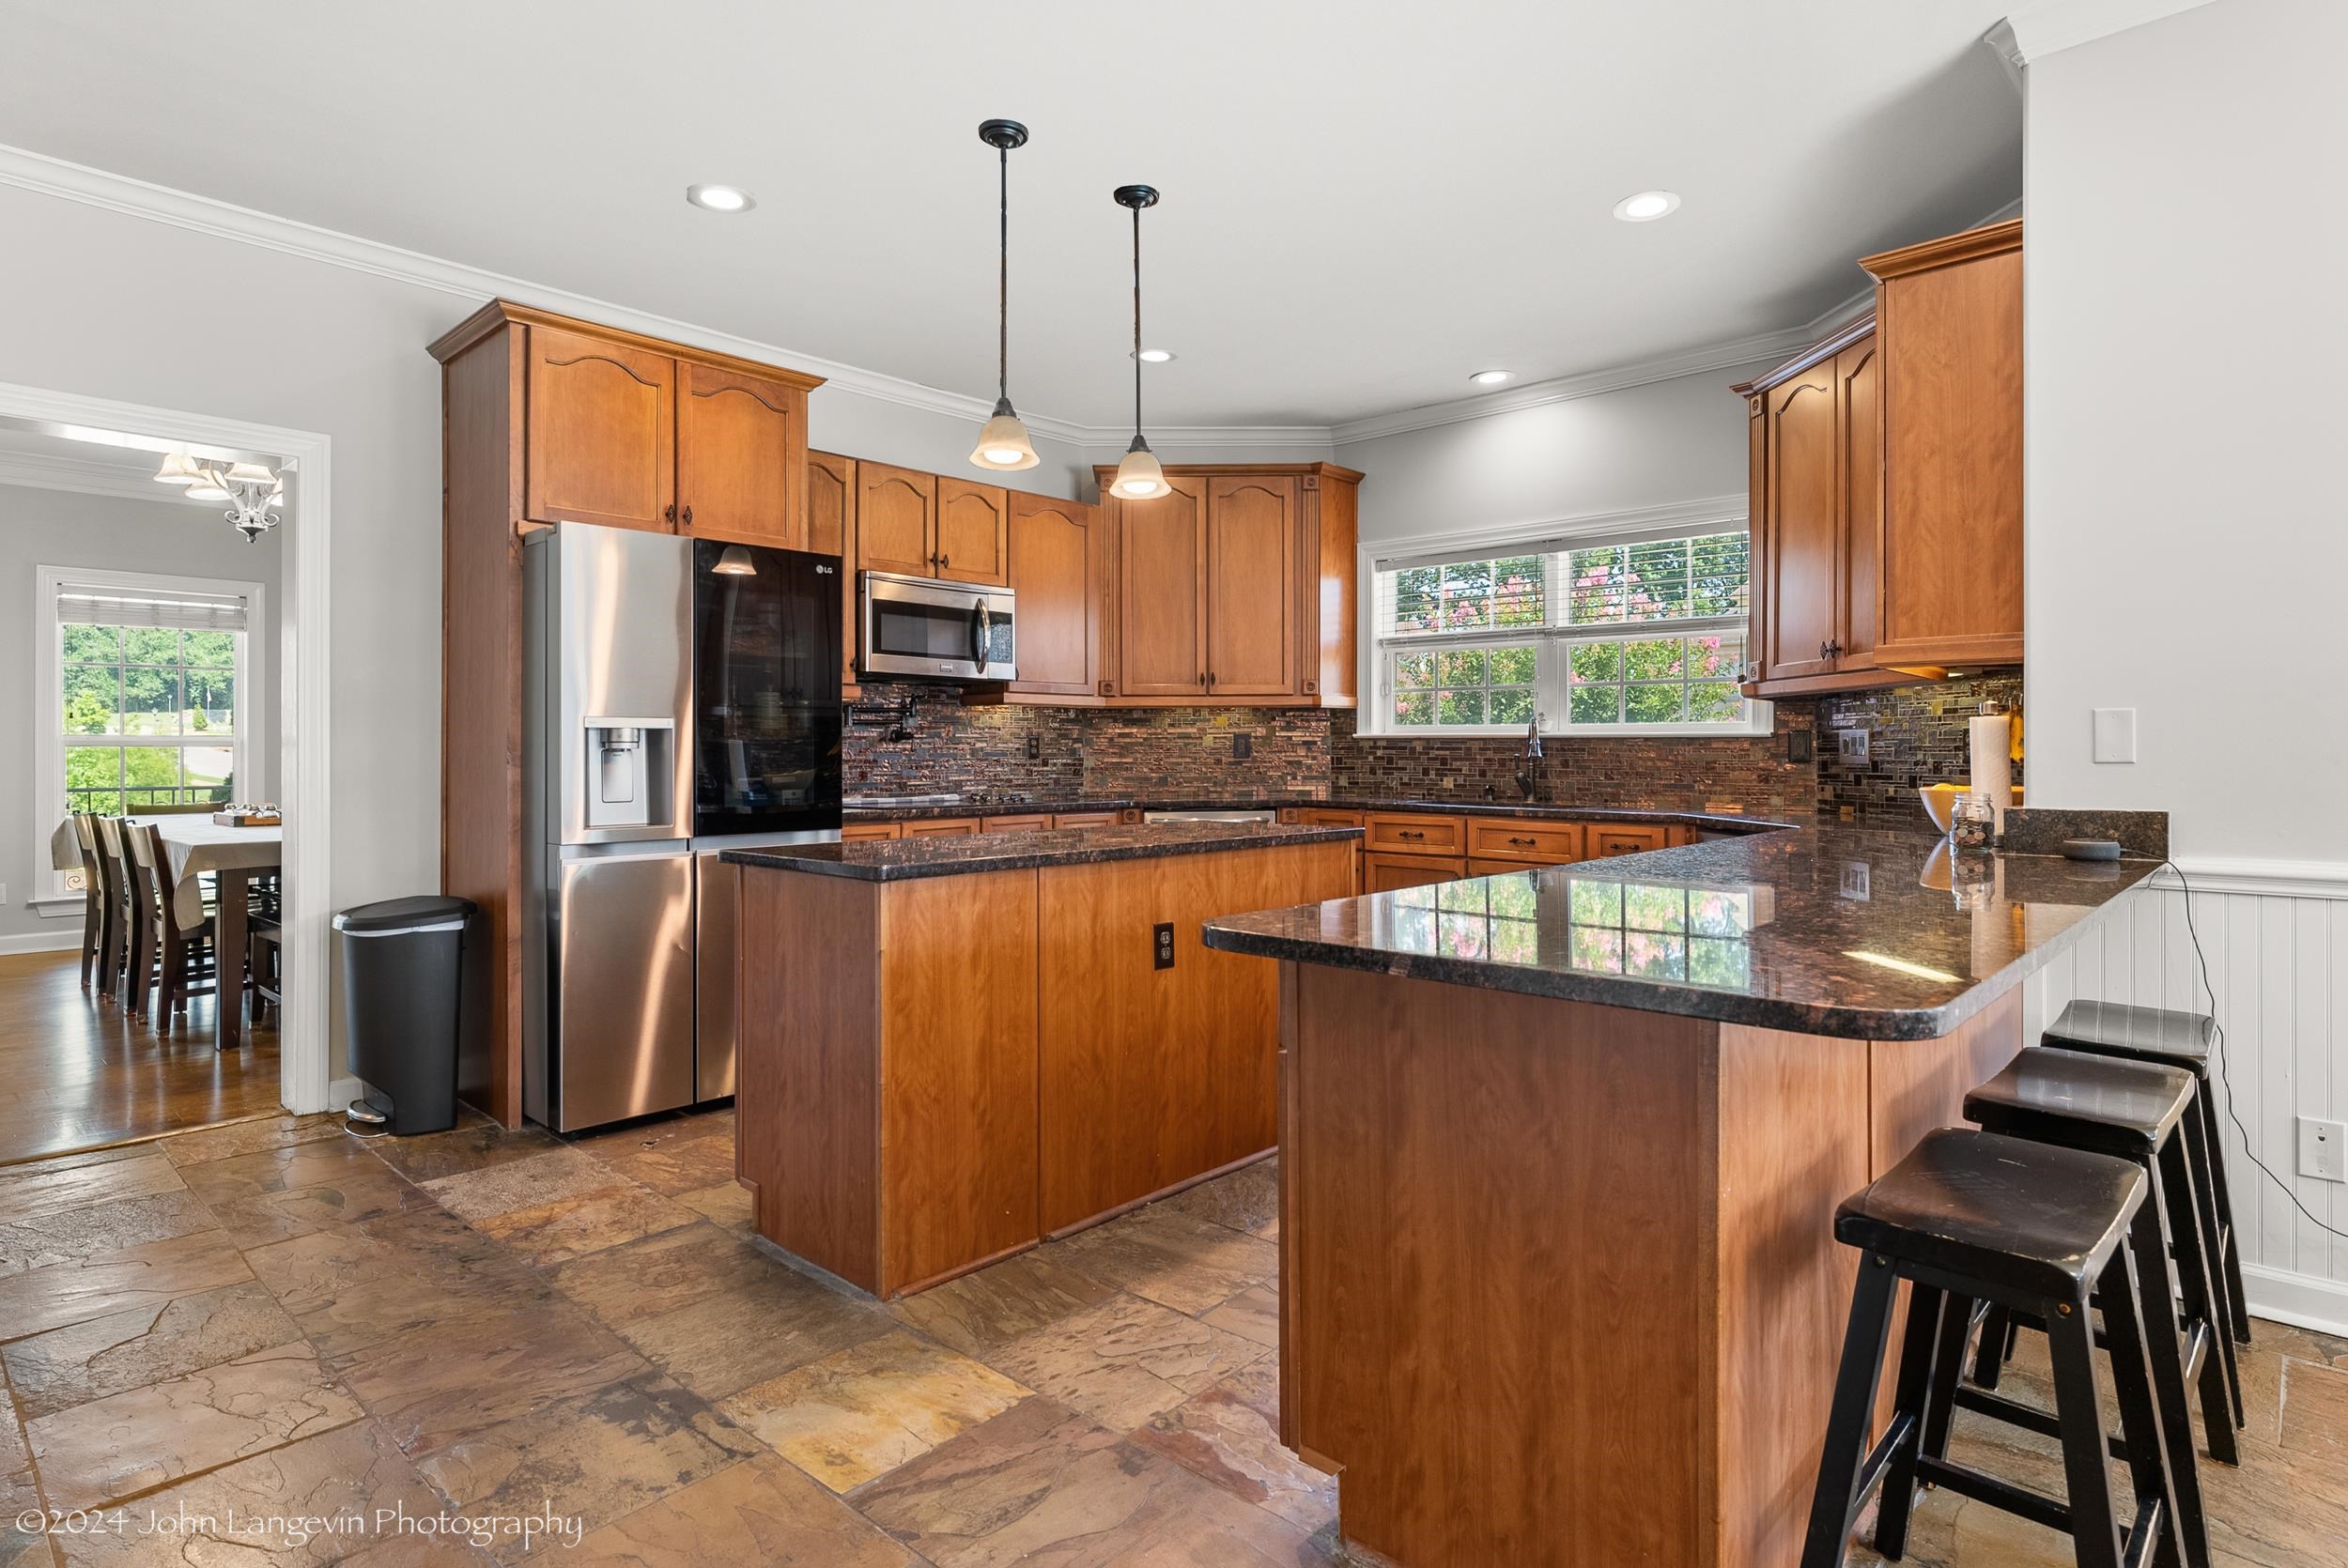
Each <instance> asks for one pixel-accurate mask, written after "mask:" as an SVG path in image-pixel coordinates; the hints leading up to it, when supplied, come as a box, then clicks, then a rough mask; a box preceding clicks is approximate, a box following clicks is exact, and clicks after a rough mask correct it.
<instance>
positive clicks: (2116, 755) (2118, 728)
mask: <svg viewBox="0 0 2348 1568" xmlns="http://www.w3.org/2000/svg"><path fill="white" fill-rule="evenodd" d="M2095 761H2098V762H2133V761H2136V710H2135V709H2134V708H2098V709H2096V710H2095Z"/></svg>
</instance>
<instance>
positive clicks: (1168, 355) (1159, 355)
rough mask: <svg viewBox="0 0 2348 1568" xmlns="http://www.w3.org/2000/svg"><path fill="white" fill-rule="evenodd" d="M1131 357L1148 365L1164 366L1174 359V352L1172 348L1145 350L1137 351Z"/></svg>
mask: <svg viewBox="0 0 2348 1568" xmlns="http://www.w3.org/2000/svg"><path fill="white" fill-rule="evenodd" d="M1129 357H1130V358H1133V359H1136V360H1139V361H1141V362H1142V363H1143V364H1146V365H1162V364H1164V363H1166V361H1168V360H1170V359H1172V358H1173V357H1174V350H1172V349H1171V348H1143V349H1140V350H1137V351H1136V352H1135V353H1134V354H1132V355H1131V356H1129Z"/></svg>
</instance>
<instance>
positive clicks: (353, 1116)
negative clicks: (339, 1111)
mask: <svg viewBox="0 0 2348 1568" xmlns="http://www.w3.org/2000/svg"><path fill="white" fill-rule="evenodd" d="M391 1126H392V1118H391V1117H389V1116H387V1115H384V1114H383V1113H382V1112H380V1111H378V1110H377V1109H376V1108H375V1107H374V1106H372V1105H369V1104H368V1103H367V1102H366V1101H365V1100H363V1099H354V1100H352V1101H351V1102H350V1108H349V1109H348V1110H347V1111H345V1112H344V1113H343V1130H345V1131H347V1132H349V1133H351V1134H352V1135H353V1136H355V1137H360V1138H380V1137H382V1136H384V1135H385V1134H386V1133H388V1132H389V1131H390V1130H391Z"/></svg>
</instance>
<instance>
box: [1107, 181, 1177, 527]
mask: <svg viewBox="0 0 2348 1568" xmlns="http://www.w3.org/2000/svg"><path fill="white" fill-rule="evenodd" d="M1113 194H1114V195H1115V198H1116V201H1117V205H1118V206H1120V207H1123V208H1132V210H1133V214H1134V444H1133V445H1132V446H1130V447H1127V448H1126V449H1125V457H1124V461H1122V462H1120V463H1119V464H1118V465H1117V477H1116V478H1115V479H1113V480H1111V481H1110V482H1109V488H1110V489H1112V490H1114V491H1116V492H1117V494H1118V495H1119V496H1120V497H1122V498H1123V499H1124V500H1150V499H1151V497H1152V496H1162V495H1164V494H1166V490H1167V488H1168V486H1167V484H1166V470H1165V469H1162V468H1160V467H1159V466H1158V459H1157V456H1156V454H1155V453H1152V452H1151V450H1150V443H1149V442H1148V441H1146V440H1143V439H1142V438H1141V363H1142V361H1141V209H1142V208H1145V207H1155V206H1157V205H1158V192H1157V191H1156V190H1155V189H1154V188H1153V187H1151V186H1148V185H1120V186H1119V187H1118V188H1117V190H1116V191H1115V192H1113Z"/></svg>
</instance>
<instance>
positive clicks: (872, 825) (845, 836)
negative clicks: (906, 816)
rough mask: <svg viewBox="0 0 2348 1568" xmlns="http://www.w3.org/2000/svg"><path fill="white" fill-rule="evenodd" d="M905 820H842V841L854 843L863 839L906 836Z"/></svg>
mask: <svg viewBox="0 0 2348 1568" xmlns="http://www.w3.org/2000/svg"><path fill="white" fill-rule="evenodd" d="M894 838H904V823H903V822H842V823H841V824H840V841H841V842H842V843H843V844H853V843H857V842H859V841H863V840H873V839H894Z"/></svg>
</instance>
